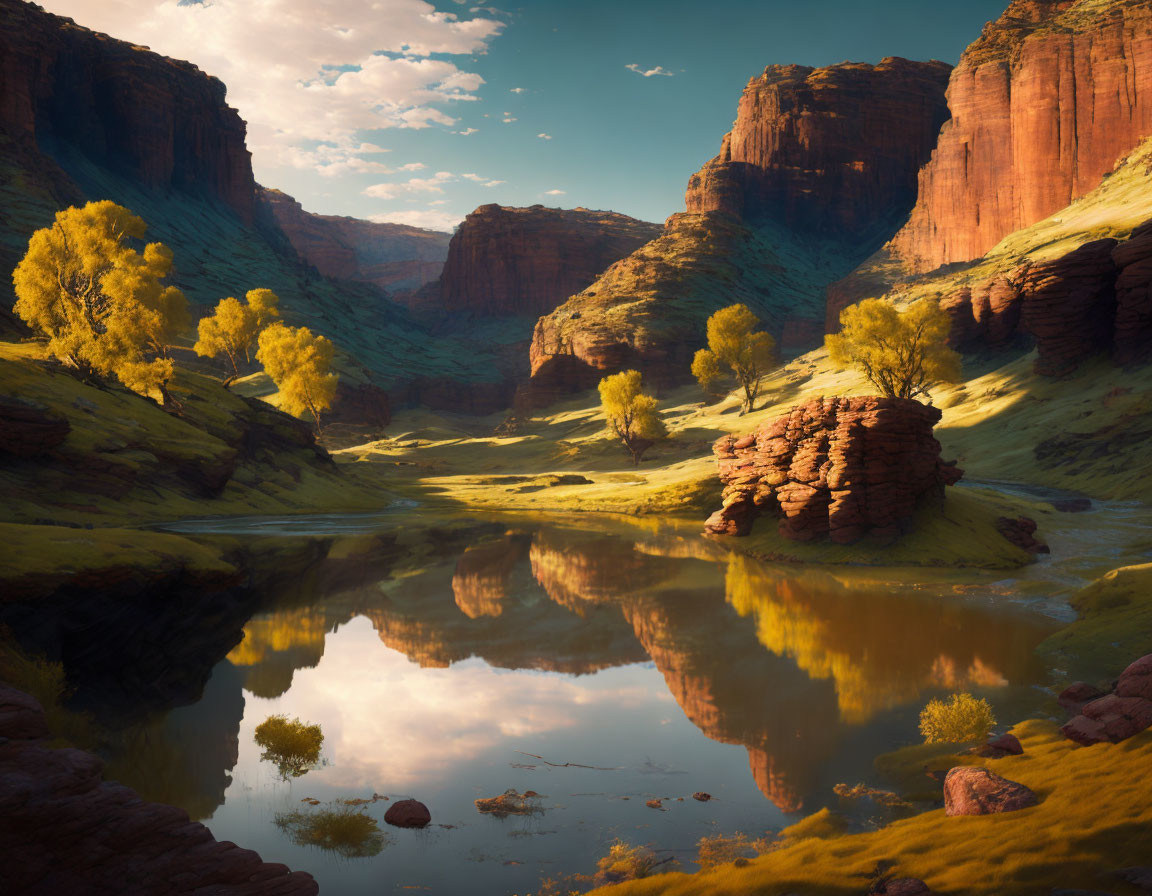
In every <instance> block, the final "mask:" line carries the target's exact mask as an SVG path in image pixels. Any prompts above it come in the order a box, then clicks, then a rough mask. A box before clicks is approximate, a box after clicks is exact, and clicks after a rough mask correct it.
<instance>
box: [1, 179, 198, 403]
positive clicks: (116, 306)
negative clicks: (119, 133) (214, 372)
mask: <svg viewBox="0 0 1152 896" xmlns="http://www.w3.org/2000/svg"><path fill="white" fill-rule="evenodd" d="M147 229H148V225H147V224H145V223H144V221H143V220H142V219H141V218H139V217H137V216H136V215H134V214H132V212H130V211H129V210H128V209H126V208H124V207H123V206H120V205H117V204H116V203H114V202H111V201H109V200H106V199H105V200H102V201H99V202H89V203H88V204H87V205H85V206H84V207H83V208H68V209H65V210H63V211H61V212H57V213H56V220H55V222H54V223H53V224H52V226H51V227H45V228H43V229H41V230H37V231H36V232H35V233H34V234H32V238H31V239H30V240H29V241H28V252H27V254H25V256H24V258H23V260H22V261H21V262H20V264H19V265H17V266H16V270H15V271H14V272H13V273H12V282H13V284H14V286H15V288H16V304H15V306H14V307H13V310H14V311H15V312H16V314H17V315H18V316H19V317H20V319H21V320H23V321H24V322H25V323H27V324H28V325H29V326H30V327H32V329H33V330H35V331H37V332H39V333H41V334H43V335H44V336H46V337H47V338H48V351H49V352H50V353H51V354H52V355H53V356H54V357H56V358H57V359H59V360H60V361H61V362H63V363H64V364H66V365H68V366H70V367H73V368H75V369H77V370H79V371H81V372H82V373H84V374H85V375H90V374H98V375H100V376H115V377H116V378H117V379H119V380H120V382H121V383H123V384H124V385H125V386H127V387H128V388H129V389H132V390H133V391H135V392H139V393H141V394H142V395H150V394H152V393H156V392H158V393H159V394H160V397H161V400H163V401H167V397H168V396H167V392H166V389H165V386H166V384H167V382H168V381H169V380H170V379H171V378H172V373H173V365H172V360H171V358H170V357H169V356H168V351H169V347H170V345H171V344H172V342H173V341H174V339H175V338H176V336H177V334H179V333H180V332H181V331H182V330H184V329H186V328H187V327H188V303H187V300H186V299H185V298H184V294H183V293H182V292H180V290H178V289H176V288H175V287H173V286H165V285H164V284H163V283H162V282H161V281H162V280H163V279H164V278H165V277H167V276H168V273H169V272H170V271H171V269H172V252H171V251H170V250H169V249H168V248H167V247H166V246H164V245H163V244H162V243H148V244H147V245H146V246H145V247H144V251H143V252H137V251H136V250H135V249H133V248H132V247H131V245H129V240H132V239H136V240H140V239H143V238H144V233H145V231H146V230H147Z"/></svg>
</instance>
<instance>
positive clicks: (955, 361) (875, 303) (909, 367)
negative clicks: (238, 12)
mask: <svg viewBox="0 0 1152 896" xmlns="http://www.w3.org/2000/svg"><path fill="white" fill-rule="evenodd" d="M951 326H952V321H951V319H950V318H949V317H948V313H947V312H945V311H943V310H942V309H941V308H940V305H939V303H937V302H934V301H929V300H924V301H920V302H917V303H916V304H915V305H913V306H912V307H911V308H909V309H908V310H907V311H905V312H903V313H901V312H899V311H897V310H896V308H895V307H894V306H893V305H892V304H890V303H889V302H885V301H883V300H882V299H865V300H864V301H863V302H860V303H859V304H858V305H851V306H849V307H847V308H845V309H844V310H843V311H842V312H840V332H839V333H834V334H832V335H829V336H825V337H824V344H825V345H826V346H827V347H828V357H829V359H830V360H831V361H832V363H833V364H835V365H836V366H837V367H841V368H848V367H856V368H859V369H860V370H861V371H862V372H863V373H864V376H866V377H867V378H868V382H870V383H871V384H872V385H873V386H875V387H876V388H877V389H879V390H880V392H881V394H883V395H885V396H887V397H889V398H916V397H917V396H919V395H928V390H929V389H931V388H932V387H933V386H935V385H936V384H937V383H954V382H957V381H958V380H959V379H960V355H958V354H957V353H956V352H954V351H953V350H952V349H950V348H949V347H948V332H949V330H950V329H951Z"/></svg>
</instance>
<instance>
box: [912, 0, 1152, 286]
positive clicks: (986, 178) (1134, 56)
mask: <svg viewBox="0 0 1152 896" xmlns="http://www.w3.org/2000/svg"><path fill="white" fill-rule="evenodd" d="M948 105H949V108H950V109H951V113H952V119H951V121H949V122H948V123H947V124H946V125H945V126H944V128H943V130H942V132H941V134H940V140H939V145H938V146H937V148H936V150H935V152H934V153H933V154H932V159H931V161H930V162H929V163H928V164H927V165H926V166H925V167H924V169H923V171H922V172H921V173H920V187H919V199H918V201H917V204H916V207H915V209H914V210H913V212H912V215H911V218H910V219H909V221H908V224H907V225H906V226H905V227H904V228H903V229H902V230H901V231H900V233H899V234H898V235H897V236H896V237H895V239H894V240H893V241H892V245H891V249H892V251H893V252H894V253H895V254H896V255H897V256H898V257H899V258H900V259H901V260H902V261H903V263H904V265H905V266H906V268H908V269H909V270H911V271H912V272H917V273H919V272H925V271H929V270H933V269H935V268H937V267H939V266H941V265H944V264H950V263H952V262H960V261H969V260H971V259H974V258H978V257H980V256H982V255H984V254H985V253H986V252H988V251H989V250H990V249H991V248H992V247H993V246H995V245H996V244H997V243H998V242H999V241H1000V240H1001V239H1002V238H1003V237H1004V236H1006V235H1008V234H1010V233H1012V232H1014V231H1016V230H1020V229H1022V228H1024V227H1027V226H1029V225H1031V224H1033V223H1035V222H1037V221H1039V220H1041V219H1042V218H1045V217H1047V216H1048V215H1051V214H1053V213H1054V212H1057V211H1059V210H1060V209H1062V208H1064V207H1065V206H1067V205H1068V204H1069V203H1070V202H1071V201H1072V200H1073V199H1076V198H1077V197H1079V196H1082V195H1084V194H1085V193H1087V192H1089V191H1090V190H1092V189H1094V188H1095V187H1096V186H1098V185H1099V184H1100V182H1101V179H1102V178H1103V177H1104V175H1105V174H1107V173H1108V172H1110V171H1111V170H1112V168H1113V167H1114V165H1115V164H1116V161H1117V159H1119V158H1121V157H1123V156H1124V155H1126V154H1127V153H1128V152H1130V151H1131V150H1132V149H1133V148H1134V147H1136V146H1137V144H1138V143H1139V142H1140V140H1141V138H1143V137H1145V136H1147V135H1148V134H1149V133H1152V6H1150V5H1149V4H1148V3H1144V2H1131V0H1015V2H1013V3H1012V4H1011V6H1009V7H1008V9H1007V11H1006V12H1005V13H1004V15H1003V16H1001V18H1000V19H999V20H997V21H996V22H994V23H990V24H989V25H988V26H986V28H985V30H984V33H983V34H982V36H981V37H980V39H979V40H977V41H976V42H975V43H974V44H972V45H971V46H970V47H969V48H968V49H967V51H965V53H964V55H963V57H962V58H961V60H960V64H959V65H958V66H957V67H956V70H955V71H954V72H953V73H952V78H951V81H950V83H949V86H948Z"/></svg>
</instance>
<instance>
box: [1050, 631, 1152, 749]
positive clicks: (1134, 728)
mask: <svg viewBox="0 0 1152 896" xmlns="http://www.w3.org/2000/svg"><path fill="white" fill-rule="evenodd" d="M1080 688H1081V690H1080V693H1079V694H1075V695H1072V699H1070V700H1065V699H1064V698H1065V696H1066V695H1067V692H1065V693H1064V694H1061V695H1060V697H1061V704H1062V705H1064V706H1067V707H1071V708H1073V710H1074V711H1076V712H1078V715H1076V717H1075V718H1073V719H1072V721H1070V722H1068V724H1066V725H1065V726H1064V727H1063V728H1061V729H1060V731H1061V732H1062V733H1063V734H1064V736H1065V737H1067V738H1068V739H1069V740H1073V741H1075V742H1076V743H1078V744H1083V745H1084V746H1092V745H1093V744H1102V743H1114V744H1115V743H1119V742H1120V741H1122V740H1127V739H1128V738H1130V737H1133V736H1135V735H1137V734H1139V733H1140V732H1141V731H1144V730H1146V729H1148V728H1152V654H1149V655H1148V656H1145V657H1141V658H1140V659H1138V660H1136V662H1134V663H1132V665H1130V666H1129V667H1128V668H1127V669H1125V670H1124V671H1123V672H1122V673H1121V675H1120V678H1119V679H1118V680H1117V681H1116V686H1115V688H1114V689H1113V691H1112V693H1110V694H1105V693H1103V692H1101V691H1096V692H1095V694H1093V693H1092V692H1091V691H1090V690H1088V686H1086V685H1083V684H1081V685H1080ZM1076 697H1087V698H1088V699H1085V700H1082V701H1081V700H1078V699H1076Z"/></svg>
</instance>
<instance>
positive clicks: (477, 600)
mask: <svg viewBox="0 0 1152 896" xmlns="http://www.w3.org/2000/svg"><path fill="white" fill-rule="evenodd" d="M531 540H532V537H531V536H530V535H521V534H515V533H513V534H509V535H507V536H506V537H504V538H502V539H499V540H498V541H490V542H484V543H482V544H478V545H473V546H472V547H470V548H468V549H467V550H466V551H465V552H464V553H463V554H462V555H461V556H460V559H459V560H457V561H456V573H455V575H453V576H452V593H453V594H455V595H456V606H458V607H459V608H460V611H461V612H462V613H463V614H464V615H465V616H467V617H468V618H470V619H476V618H477V617H479V616H499V615H500V613H501V612H503V609H504V608H503V604H502V601H503V599H504V597H505V595H507V594H508V592H509V590H510V586H511V581H510V579H511V577H512V573H513V571H514V570H515V569H516V566H517V564H519V562H520V561H521V560H523V559H524V557H525V555H526V554H527V553H528V545H529V544H530V543H531Z"/></svg>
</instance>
